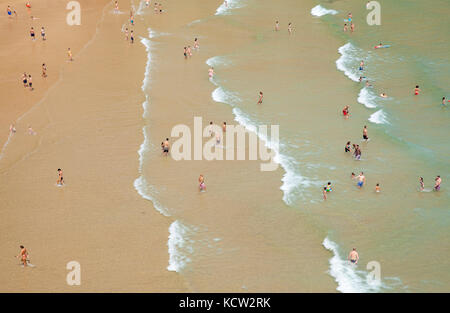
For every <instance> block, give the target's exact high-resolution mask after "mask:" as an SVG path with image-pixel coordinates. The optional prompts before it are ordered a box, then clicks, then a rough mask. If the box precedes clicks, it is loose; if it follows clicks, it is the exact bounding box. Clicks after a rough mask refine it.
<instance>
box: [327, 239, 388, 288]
mask: <svg viewBox="0 0 450 313" xmlns="http://www.w3.org/2000/svg"><path fill="white" fill-rule="evenodd" d="M322 244H323V246H324V247H325V249H327V250H330V251H331V252H333V256H332V257H331V259H330V261H329V263H330V268H329V271H328V272H329V274H330V275H331V276H332V277H333V278H334V280H335V281H336V283H337V284H338V286H337V288H336V290H338V291H340V292H345V293H352V292H353V293H358V292H361V293H367V292H379V291H380V290H381V288H382V287H383V285H382V283H381V282H377V281H376V280H368V279H367V275H368V273H367V272H365V271H361V270H357V269H356V267H355V265H353V264H350V263H349V262H348V261H347V260H346V259H345V258H344V259H343V258H341V257H340V255H339V246H338V245H337V244H336V243H335V242H333V241H331V240H330V239H328V237H326V238H325V239H324V241H323V243H322Z"/></svg>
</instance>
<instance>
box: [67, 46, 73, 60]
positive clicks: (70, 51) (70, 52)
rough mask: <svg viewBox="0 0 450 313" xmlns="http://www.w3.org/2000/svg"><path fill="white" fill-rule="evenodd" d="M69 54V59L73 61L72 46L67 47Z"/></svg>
mask: <svg viewBox="0 0 450 313" xmlns="http://www.w3.org/2000/svg"><path fill="white" fill-rule="evenodd" d="M67 56H68V57H69V61H73V57H72V50H70V48H67Z"/></svg>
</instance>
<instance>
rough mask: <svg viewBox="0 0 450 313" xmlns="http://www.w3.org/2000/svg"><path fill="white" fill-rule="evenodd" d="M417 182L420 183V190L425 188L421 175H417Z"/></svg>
mask: <svg viewBox="0 0 450 313" xmlns="http://www.w3.org/2000/svg"><path fill="white" fill-rule="evenodd" d="M419 184H420V187H419V189H420V191H423V190H424V189H425V183H424V182H423V177H419Z"/></svg>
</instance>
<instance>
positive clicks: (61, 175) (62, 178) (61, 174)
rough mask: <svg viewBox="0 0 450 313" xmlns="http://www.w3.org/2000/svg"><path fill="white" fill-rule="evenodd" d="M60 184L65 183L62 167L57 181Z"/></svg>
mask: <svg viewBox="0 0 450 313" xmlns="http://www.w3.org/2000/svg"><path fill="white" fill-rule="evenodd" d="M56 184H57V185H58V186H62V185H64V177H63V171H62V169H60V168H58V180H57V181H56Z"/></svg>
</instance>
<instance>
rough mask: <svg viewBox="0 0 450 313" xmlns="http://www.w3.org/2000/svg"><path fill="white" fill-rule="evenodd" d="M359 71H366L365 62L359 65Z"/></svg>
mask: <svg viewBox="0 0 450 313" xmlns="http://www.w3.org/2000/svg"><path fill="white" fill-rule="evenodd" d="M359 70H360V71H363V70H364V61H361V62H360V63H359Z"/></svg>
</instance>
